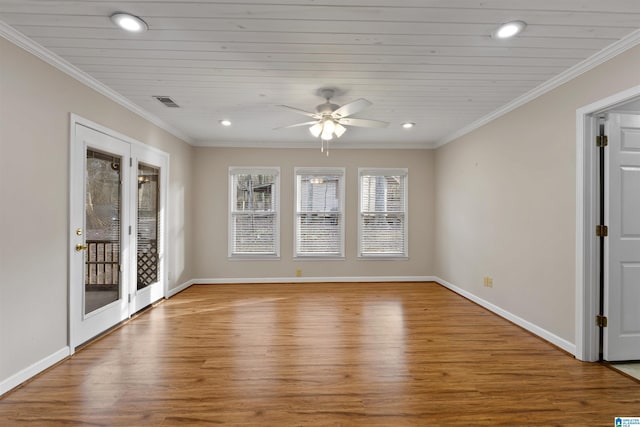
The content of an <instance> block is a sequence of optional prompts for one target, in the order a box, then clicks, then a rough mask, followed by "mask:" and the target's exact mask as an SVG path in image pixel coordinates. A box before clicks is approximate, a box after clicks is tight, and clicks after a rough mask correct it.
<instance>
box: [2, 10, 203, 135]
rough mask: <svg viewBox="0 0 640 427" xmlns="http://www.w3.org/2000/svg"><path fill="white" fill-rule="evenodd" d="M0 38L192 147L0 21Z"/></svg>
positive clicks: (175, 131) (170, 129)
mask: <svg viewBox="0 0 640 427" xmlns="http://www.w3.org/2000/svg"><path fill="white" fill-rule="evenodd" d="M0 36H1V37H3V38H5V39H7V40H8V41H10V42H11V43H13V44H15V45H16V46H18V47H20V48H22V49H24V50H26V51H27V52H29V53H31V54H32V55H34V56H36V57H37V58H39V59H41V60H43V61H44V62H46V63H47V64H49V65H52V66H53V67H55V68H57V69H58V70H60V71H62V72H63V73H65V74H67V75H69V76H71V77H73V78H74V79H76V80H77V81H79V82H80V83H82V84H84V85H85V86H88V87H89V88H91V89H93V90H95V91H96V92H98V93H99V94H101V95H104V96H106V97H107V98H109V99H110V100H112V101H113V102H115V103H117V104H119V105H121V106H123V107H125V108H126V109H128V110H129V111H131V112H132V113H135V114H137V115H138V116H140V117H142V118H143V119H145V120H147V121H149V122H151V123H153V124H154V125H156V126H158V127H159V128H161V129H164V130H166V131H167V132H169V133H170V134H172V135H173V136H175V137H177V138H179V139H181V140H183V141H185V142H187V143H189V144H191V145H193V139H192V138H191V137H190V136H189V135H187V134H185V133H184V132H182V131H180V130H179V129H176V128H175V127H173V126H171V125H170V124H168V123H166V122H165V121H164V120H162V119H161V118H159V117H157V116H155V115H153V114H151V113H150V112H148V111H147V110H145V109H143V108H142V107H140V106H138V105H137V104H134V103H133V102H131V101H130V100H129V99H127V98H125V97H124V96H122V95H120V94H119V93H118V92H116V91H114V90H113V89H111V88H110V87H108V86H106V85H105V84H103V83H101V82H100V81H98V80H96V79H95V78H93V77H91V76H90V75H89V74H87V73H85V72H84V71H82V70H80V69H79V68H78V67H76V66H75V65H73V64H71V63H70V62H68V61H66V60H64V59H62V58H61V57H60V56H58V55H56V54H55V53H53V52H51V51H50V50H49V49H47V48H45V47H44V46H42V45H40V44H38V43H36V42H35V41H33V40H31V39H30V38H28V37H27V36H25V35H24V34H22V33H21V32H20V31H18V30H16V29H15V28H13V27H11V26H10V25H8V24H6V23H5V22H3V21H0Z"/></svg>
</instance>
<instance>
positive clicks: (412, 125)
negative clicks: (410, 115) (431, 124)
mask: <svg viewBox="0 0 640 427" xmlns="http://www.w3.org/2000/svg"><path fill="white" fill-rule="evenodd" d="M415 125H416V124H415V123H411V122H405V123H403V124H402V127H403V128H405V129H411V128H412V127H414V126H415Z"/></svg>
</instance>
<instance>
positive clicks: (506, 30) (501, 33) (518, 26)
mask: <svg viewBox="0 0 640 427" xmlns="http://www.w3.org/2000/svg"><path fill="white" fill-rule="evenodd" d="M526 26H527V23H526V22H524V21H511V22H507V23H506V24H502V25H500V26H499V27H498V28H497V29H496V30H495V31H494V32H493V34H491V37H493V38H494V39H508V38H510V37H513V36H515V35H516V34H518V33H520V32H522V30H524V27H526Z"/></svg>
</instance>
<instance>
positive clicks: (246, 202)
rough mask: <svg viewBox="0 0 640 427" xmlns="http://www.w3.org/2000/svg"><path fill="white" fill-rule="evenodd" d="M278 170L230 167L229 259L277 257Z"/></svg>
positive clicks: (278, 243) (278, 246)
mask: <svg viewBox="0 0 640 427" xmlns="http://www.w3.org/2000/svg"><path fill="white" fill-rule="evenodd" d="M279 177H280V169H279V168H235V167H232V168H229V185H230V188H229V206H230V209H229V256H230V257H242V256H251V257H255V256H259V257H269V256H272V257H277V256H279V254H280V241H279V228H280V216H279V205H280V201H279V197H280V179H279Z"/></svg>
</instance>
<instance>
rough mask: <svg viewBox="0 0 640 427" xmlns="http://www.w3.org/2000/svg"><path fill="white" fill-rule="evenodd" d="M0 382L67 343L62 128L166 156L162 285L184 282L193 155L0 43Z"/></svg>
mask: <svg viewBox="0 0 640 427" xmlns="http://www.w3.org/2000/svg"><path fill="white" fill-rule="evenodd" d="M0 65H1V66H0V73H1V74H0V384H1V383H2V382H3V381H4V380H6V379H7V378H9V377H11V376H12V375H15V374H16V373H17V372H20V371H21V370H23V369H25V368H27V367H28V366H30V365H31V364H33V363H35V362H37V361H40V360H42V359H43V358H45V357H48V356H50V355H52V354H54V353H55V352H57V351H59V350H60V349H62V348H64V347H65V346H66V345H67V311H68V307H67V305H68V296H67V295H68V280H67V279H68V271H67V270H68V268H67V264H68V261H67V253H68V237H69V234H68V233H69V230H68V228H69V227H68V222H69V219H68V216H69V195H68V188H69V182H68V180H69V120H70V113H76V114H78V115H80V116H82V117H84V118H87V119H89V120H92V121H94V122H96V123H99V124H101V125H103V126H106V127H108V128H111V129H113V130H115V131H117V132H120V133H122V134H125V135H127V136H130V137H132V138H134V139H136V140H138V141H141V142H143V143H146V144H149V145H152V146H154V147H157V148H159V149H161V150H163V151H165V152H167V153H169V155H170V179H171V181H170V200H169V216H170V224H169V241H170V251H169V270H170V272H169V274H170V277H169V287H170V288H173V287H176V286H178V285H180V284H182V283H184V282H186V281H188V280H189V279H191V278H192V270H191V265H190V259H191V258H190V252H191V251H190V247H189V242H190V241H191V220H190V216H191V210H190V209H189V206H190V205H191V200H192V189H191V187H192V184H191V183H192V176H191V175H192V171H191V165H192V161H193V148H192V147H191V146H189V145H187V144H186V143H184V142H183V141H181V140H179V139H177V138H175V137H174V136H172V135H170V134H168V133H167V132H165V131H164V130H162V129H160V128H158V127H156V126H154V125H152V124H151V123H149V122H147V121H146V120H144V119H142V118H140V117H139V116H137V115H135V114H133V113H131V112H130V111H129V110H127V109H125V108H123V107H121V106H120V105H118V104H116V103H115V102H113V101H110V100H108V99H107V98H105V97H104V96H102V95H100V94H98V93H97V92H95V91H93V90H91V89H89V88H88V87H86V86H85V85H83V84H81V83H79V82H78V81H76V80H74V79H73V78H71V77H69V76H67V75H66V74H64V73H62V72H60V71H58V70H57V69H55V68H53V67H52V66H50V65H48V64H46V63H45V62H43V61H41V60H39V59H37V58H36V57H34V56H33V55H31V54H29V53H27V52H26V51H24V50H22V49H20V48H18V47H17V46H15V45H13V44H11V43H10V42H8V41H6V40H5V39H3V38H0Z"/></svg>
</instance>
